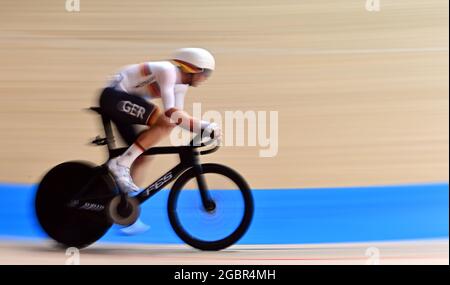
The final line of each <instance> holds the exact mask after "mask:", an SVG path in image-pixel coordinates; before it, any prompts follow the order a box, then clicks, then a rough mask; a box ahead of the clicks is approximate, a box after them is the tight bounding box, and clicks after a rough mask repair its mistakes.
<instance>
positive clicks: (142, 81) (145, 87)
mask: <svg viewBox="0 0 450 285" xmlns="http://www.w3.org/2000/svg"><path fill="white" fill-rule="evenodd" d="M214 68H215V60H214V57H213V56H212V54H211V53H210V52H209V51H207V50H205V49H202V48H182V49H179V50H176V51H175V52H174V54H173V56H172V58H171V59H170V60H166V61H151V62H144V63H140V64H132V65H129V66H126V67H124V68H122V69H121V70H120V71H119V72H118V73H117V74H116V75H115V76H114V78H113V80H111V81H110V82H109V84H108V86H107V87H106V88H104V89H103V91H102V93H101V95H100V107H101V109H102V111H103V112H104V113H106V115H107V116H109V117H110V119H111V120H112V122H113V123H114V124H115V125H116V127H117V130H118V131H119V133H120V135H121V137H122V138H123V139H124V141H125V142H126V143H127V144H128V145H129V148H128V149H127V150H126V151H125V152H124V153H123V154H122V155H120V156H118V157H116V158H113V159H111V160H110V161H109V162H108V163H107V166H108V168H109V170H110V171H111V173H112V175H113V176H114V178H115V180H116V182H117V184H118V185H119V188H120V189H121V191H124V192H125V193H128V194H135V193H137V192H139V191H140V189H139V187H138V186H136V185H135V183H134V182H133V179H132V177H131V174H130V168H131V166H132V165H133V163H134V162H135V161H136V163H135V164H136V165H133V172H134V170H135V169H136V168H138V167H139V163H138V161H137V158H138V157H139V156H140V155H141V154H142V153H143V152H144V151H145V150H147V149H148V148H150V147H152V146H154V145H155V144H156V143H157V142H158V141H160V140H161V139H162V138H163V137H165V136H167V135H169V133H170V131H171V130H172V129H173V128H174V127H175V126H177V125H178V126H180V127H182V128H184V129H186V130H189V131H192V132H199V131H203V130H206V131H208V132H212V131H214V134H215V135H216V138H217V139H220V129H219V127H218V126H217V125H216V124H215V123H210V122H207V121H202V120H199V119H197V118H193V117H192V116H190V115H189V114H188V113H186V112H185V111H183V105H184V97H185V95H186V92H187V90H188V87H189V86H193V87H196V86H199V85H200V84H201V83H202V82H204V81H205V80H206V79H207V78H208V77H209V76H210V75H211V73H212V71H213V70H214ZM156 98H160V99H161V100H162V105H163V106H164V110H162V111H161V110H160V109H159V108H158V107H157V106H156V105H154V104H153V103H152V102H151V100H153V99H156ZM135 124H138V125H146V126H148V128H147V129H145V130H144V131H142V132H138V131H137V130H136V129H135V128H134V126H133V125H135Z"/></svg>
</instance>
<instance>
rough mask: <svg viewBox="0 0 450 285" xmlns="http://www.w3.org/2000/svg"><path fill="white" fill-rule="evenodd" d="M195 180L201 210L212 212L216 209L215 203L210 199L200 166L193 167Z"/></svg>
mask: <svg viewBox="0 0 450 285" xmlns="http://www.w3.org/2000/svg"><path fill="white" fill-rule="evenodd" d="M194 172H195V178H196V180H197V185H198V190H199V191H200V197H201V199H202V204H203V208H204V209H205V210H206V211H207V212H212V211H214V210H215V209H216V203H215V202H214V200H213V199H212V197H211V195H210V194H209V191H208V185H207V184H206V181H205V177H204V175H203V169H202V166H201V165H200V164H195V165H194Z"/></svg>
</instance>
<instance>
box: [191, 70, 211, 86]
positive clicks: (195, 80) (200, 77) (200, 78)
mask: <svg viewBox="0 0 450 285" xmlns="http://www.w3.org/2000/svg"><path fill="white" fill-rule="evenodd" d="M210 75H211V72H210V71H204V72H200V73H194V74H193V75H192V79H191V84H190V85H191V86H194V87H197V86H199V85H200V84H202V83H203V82H204V81H205V80H206V79H208V77H209V76H210Z"/></svg>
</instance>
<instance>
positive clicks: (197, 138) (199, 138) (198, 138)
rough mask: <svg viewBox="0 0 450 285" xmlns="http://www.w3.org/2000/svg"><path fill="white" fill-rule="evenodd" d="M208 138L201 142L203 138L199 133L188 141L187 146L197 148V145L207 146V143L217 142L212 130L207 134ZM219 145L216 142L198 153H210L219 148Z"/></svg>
mask: <svg viewBox="0 0 450 285" xmlns="http://www.w3.org/2000/svg"><path fill="white" fill-rule="evenodd" d="M208 138H209V139H208V140H207V141H206V142H203V139H204V138H203V136H202V134H201V133H200V134H198V135H196V136H195V137H194V138H193V139H192V140H191V142H190V143H189V146H192V147H194V148H198V147H205V146H209V145H212V144H213V143H214V142H217V139H215V138H214V131H213V132H212V133H211V134H210V135H209V136H208ZM219 147H220V146H219V145H218V144H216V145H215V146H214V147H213V148H211V149H207V150H203V151H200V154H201V155H203V154H210V153H213V152H216V151H217V150H218V149H219Z"/></svg>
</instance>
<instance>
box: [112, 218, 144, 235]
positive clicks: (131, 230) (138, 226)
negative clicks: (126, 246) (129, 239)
mask: <svg viewBox="0 0 450 285" xmlns="http://www.w3.org/2000/svg"><path fill="white" fill-rule="evenodd" d="M149 229H150V226H149V225H146V224H144V223H143V222H142V221H141V219H137V221H136V222H134V224H131V225H129V226H127V227H123V228H121V229H119V233H120V234H121V235H127V236H132V235H138V234H142V233H145V232H146V231H148V230H149Z"/></svg>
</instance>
